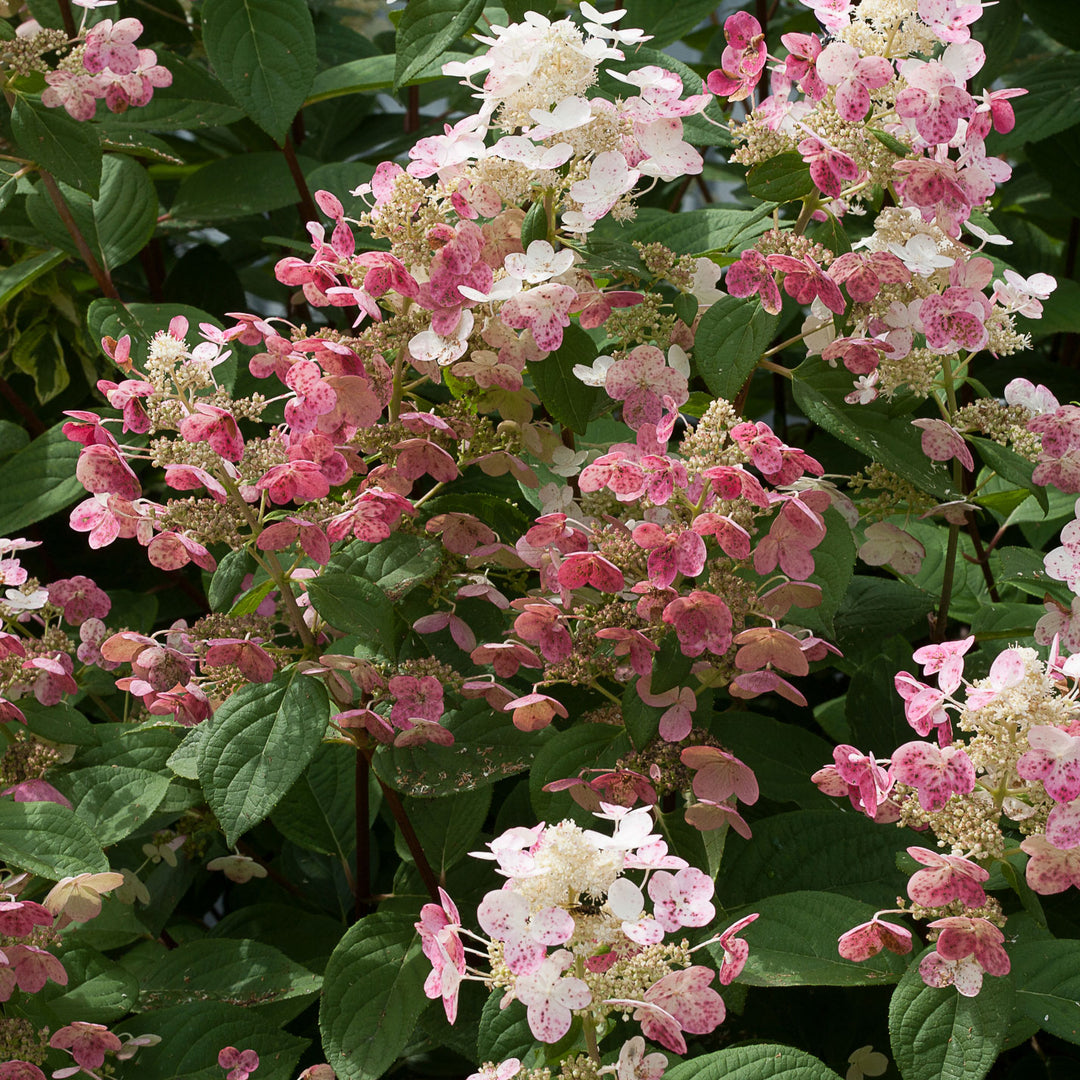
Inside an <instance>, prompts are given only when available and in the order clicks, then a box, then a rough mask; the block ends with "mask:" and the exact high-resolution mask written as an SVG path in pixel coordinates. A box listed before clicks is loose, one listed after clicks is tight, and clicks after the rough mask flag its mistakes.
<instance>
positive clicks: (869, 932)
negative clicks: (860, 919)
mask: <svg viewBox="0 0 1080 1080" xmlns="http://www.w3.org/2000/svg"><path fill="white" fill-rule="evenodd" d="M882 949H888V950H889V952H891V953H896V954H897V956H903V955H905V954H906V953H909V952H911V931H910V930H907V929H905V928H904V927H903V926H898V925H897V924H896V923H890V922H885V921H884V920H883V919H879V918H878V917H877V916H876V915H875V916H874V917H873V918H872V919H871V920H870V921H869V922H866V923H860V925H858V926H855V927H852V929H850V930H848V931H846V932H845V933H843V934H841V935H840V939H839V941H838V942H837V951H838V952H839V953H840V955H841V956H842V957H844V959H845V960H852V961H854V962H855V963H860V962H861V961H863V960H869V959H870V957H872V956H877V954H878V953H879V952H881V950H882Z"/></svg>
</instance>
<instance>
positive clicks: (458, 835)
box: [398, 787, 491, 878]
mask: <svg viewBox="0 0 1080 1080" xmlns="http://www.w3.org/2000/svg"><path fill="white" fill-rule="evenodd" d="M403 801H404V803H405V810H406V812H407V813H408V815H409V820H410V821H411V822H412V823H413V827H414V828H415V829H416V835H417V837H418V838H419V840H420V846H421V847H422V848H423V849H424V854H425V855H426V856H427V860H428V863H429V864H430V865H431V868H432V870H434V871H435V874H436V876H438V877H439V878H444V877H445V875H446V872H447V870H449V869H450V868H451V867H452V866H454V865H455V864H456V863H458V862H460V861H461V859H462V857H463V856H464V855H465V854H466V853H467V852H468V851H469V849H470V848H473V847H476V846H477V843H476V840H477V837H478V836H479V835H480V830H481V829H482V828H483V827H484V822H485V820H486V819H487V815H488V810H489V809H490V808H491V788H490V787H482V788H474V789H473V790H472V791H461V792H458V793H457V794H455V795H448V796H447V797H446V798H443V799H413V798H408V799H405V800H403ZM398 850H399V852H402V853H403V854H402V858H405V857H406V856H407V853H408V848H407V847H405V843H404V840H401V842H400V843H399V845H398ZM408 857H409V858H410V859H411V856H408Z"/></svg>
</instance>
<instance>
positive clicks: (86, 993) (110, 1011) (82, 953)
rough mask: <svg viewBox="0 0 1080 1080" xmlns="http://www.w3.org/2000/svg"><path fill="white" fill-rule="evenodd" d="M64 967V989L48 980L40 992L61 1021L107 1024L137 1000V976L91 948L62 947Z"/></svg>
mask: <svg viewBox="0 0 1080 1080" xmlns="http://www.w3.org/2000/svg"><path fill="white" fill-rule="evenodd" d="M64 970H65V971H67V974H68V983H67V989H66V991H64V990H61V989H60V988H59V987H54V985H53V984H51V983H50V984H48V985H47V986H46V988H45V992H44V993H43V994H42V995H41V997H42V999H43V1001H44V1002H47V1003H48V1007H49V1010H50V1011H51V1012H52V1013H53V1014H54V1015H55V1016H56V1017H57V1019H58V1020H59V1021H60V1022H61V1023H62V1024H70V1023H71V1022H72V1021H73V1020H84V1021H86V1022H88V1023H91V1024H110V1023H112V1022H113V1021H114V1020H119V1019H120V1018H121V1017H122V1016H127V1014H128V1013H130V1012H131V1011H132V1009H133V1008H134V1007H135V1003H136V1002H137V1001H138V998H139V981H138V979H136V978H135V976H134V975H132V974H131V973H130V972H129V971H128V970H127V969H126V968H123V967H121V966H120V965H119V964H117V963H115V962H114V961H112V960H109V959H108V958H106V957H104V956H102V955H101V953H99V952H97V951H95V950H94V949H68V950H65V952H64ZM58 991H59V992H58Z"/></svg>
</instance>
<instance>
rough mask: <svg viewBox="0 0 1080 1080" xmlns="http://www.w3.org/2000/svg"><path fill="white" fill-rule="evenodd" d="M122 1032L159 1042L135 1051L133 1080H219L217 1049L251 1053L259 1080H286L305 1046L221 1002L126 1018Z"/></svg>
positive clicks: (268, 1022) (257, 1017) (249, 1012)
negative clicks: (256, 1059)
mask: <svg viewBox="0 0 1080 1080" xmlns="http://www.w3.org/2000/svg"><path fill="white" fill-rule="evenodd" d="M90 925H91V926H92V925H93V923H91V924H90ZM214 944H220V942H214ZM123 1030H124V1031H125V1032H127V1033H129V1034H131V1035H133V1036H138V1035H151V1034H153V1035H158V1036H160V1038H161V1043H160V1044H159V1045H158V1046H148V1047H145V1048H144V1049H142V1050H140V1051H139V1054H138V1058H137V1059H136V1062H135V1072H134V1073H132V1075H138V1078H139V1080H220V1078H221V1076H222V1075H223V1074H222V1069H221V1068H220V1066H219V1065H218V1063H217V1058H218V1053H219V1052H220V1051H221V1048H222V1047H223V1046H237V1047H242V1048H244V1049H249V1048H250V1049H252V1050H254V1051H255V1052H256V1053H257V1054H258V1055H259V1073H258V1077H259V1080H292V1078H293V1077H294V1076H295V1075H296V1064H297V1062H298V1061H299V1060H300V1055H301V1054H302V1053H303V1052H304V1050H305V1049H306V1048H307V1046H308V1045H309V1041H308V1040H307V1039H298V1038H297V1037H296V1036H295V1035H290V1034H289V1033H288V1032H286V1031H282V1030H281V1026H280V1024H276V1023H274V1021H273V1019H272V1017H270V1016H266V1018H265V1019H264V1017H263V1014H261V1013H260V1012H259V1011H258V1010H254V1009H247V1008H243V1007H242V1006H239V1005H228V1004H226V1003H224V1002H221V1001H192V1002H188V1003H185V1004H183V1005H173V1006H170V1007H169V1008H167V1009H154V1010H152V1011H150V1012H144V1013H141V1014H140V1015H138V1016H131V1017H128V1018H127V1019H126V1020H125V1021H124V1028H123Z"/></svg>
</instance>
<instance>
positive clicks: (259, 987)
mask: <svg viewBox="0 0 1080 1080" xmlns="http://www.w3.org/2000/svg"><path fill="white" fill-rule="evenodd" d="M321 986H322V979H320V978H319V977H318V975H313V974H312V973H311V972H310V971H308V970H307V968H305V967H302V966H301V965H300V964H297V963H295V962H294V961H292V960H290V959H289V958H288V957H287V956H286V955H285V954H284V953H281V952H278V950H277V949H275V948H273V946H271V945H266V944H263V943H262V942H261V941H249V940H244V939H240V940H237V939H233V938H216V939H214V940H212V941H189V942H188V943H187V944H185V945H181V946H180V947H179V948H177V949H170V950H169V951H168V952H167V953H166V954H165V955H164V956H163V957H162V958H161V959H160V960H159V961H158V962H157V963H156V964H154V966H153V967H152V968H150V970H149V971H147V972H146V974H145V975H144V976H143V979H142V993H141V994H140V996H139V1006H140V1011H141V1010H143V1009H156V1008H162V1007H164V1006H166V1005H182V1004H189V1003H191V1002H195V1001H206V1000H207V999H213V1000H215V1001H224V1002H227V1003H228V1004H230V1005H244V1006H246V1007H247V1008H251V1007H252V1006H256V1005H268V1004H270V1003H271V1002H274V1001H284V1000H286V999H287V998H293V997H300V996H302V995H304V994H314V993H317V992H318V990H319V988H320V987H321Z"/></svg>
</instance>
